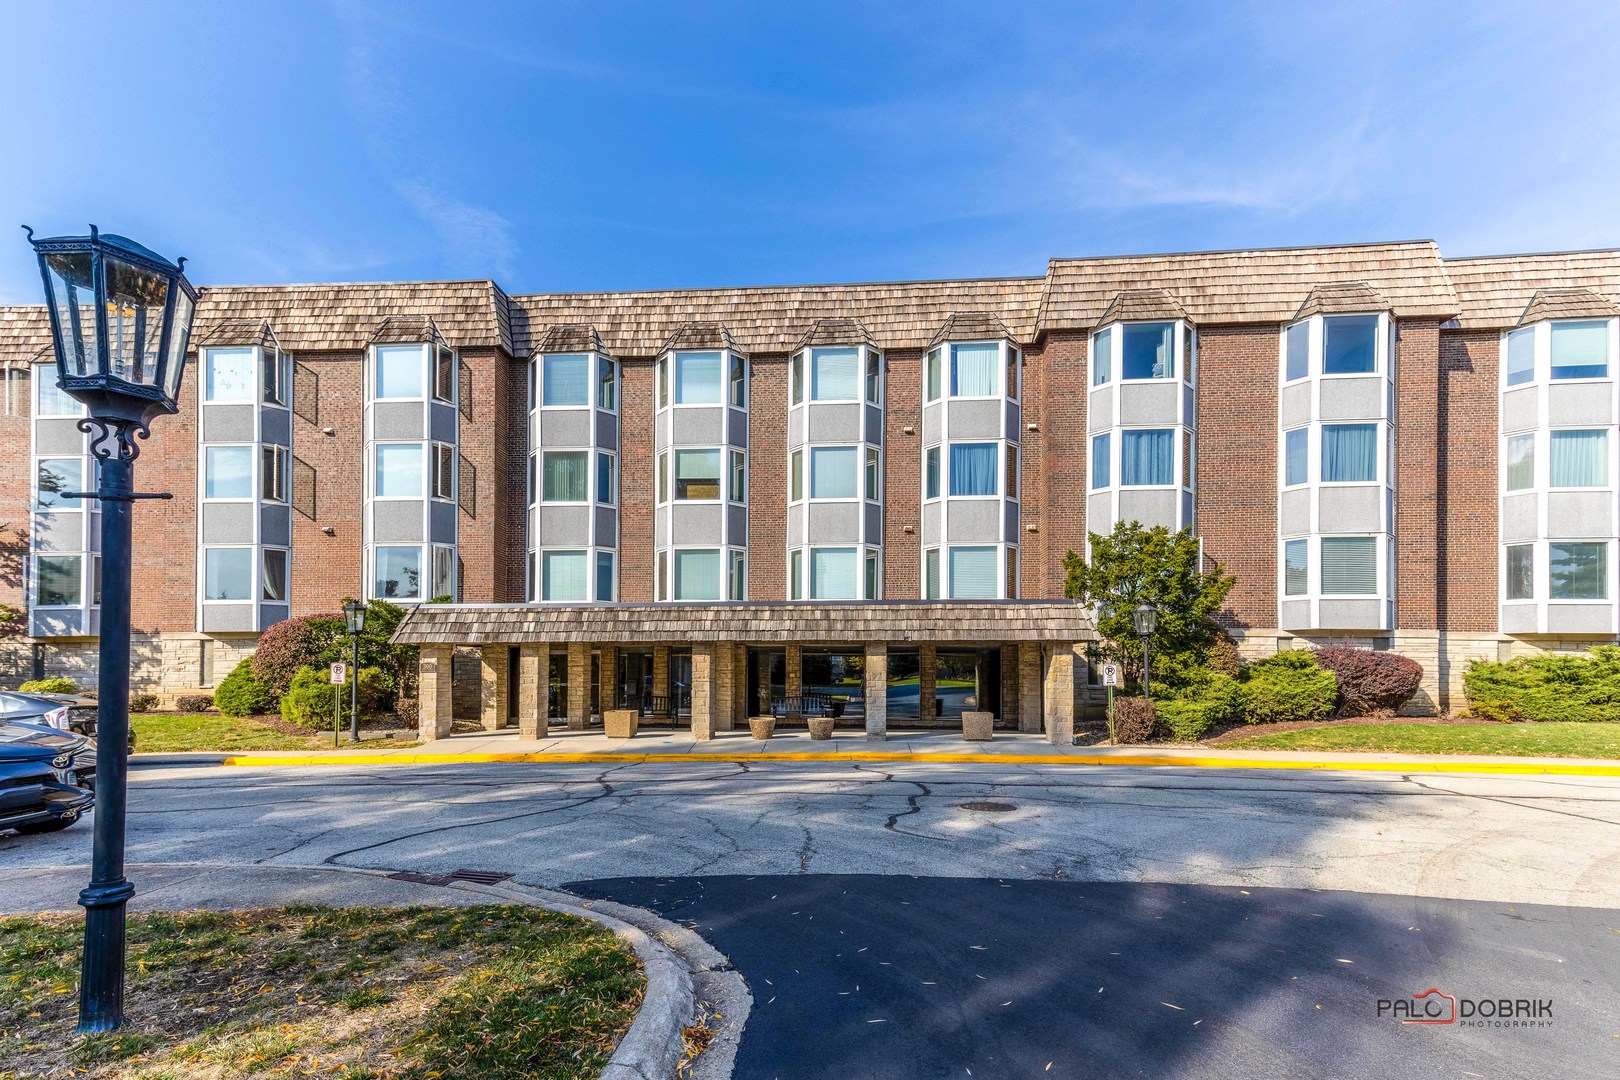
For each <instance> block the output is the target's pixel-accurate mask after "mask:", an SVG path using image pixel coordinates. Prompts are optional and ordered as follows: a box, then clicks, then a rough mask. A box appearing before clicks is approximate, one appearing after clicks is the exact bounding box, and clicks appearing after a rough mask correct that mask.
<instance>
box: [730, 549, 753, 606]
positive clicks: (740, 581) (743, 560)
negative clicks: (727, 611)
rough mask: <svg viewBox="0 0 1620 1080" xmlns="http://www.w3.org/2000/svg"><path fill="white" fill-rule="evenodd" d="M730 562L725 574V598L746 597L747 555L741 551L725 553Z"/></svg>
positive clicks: (736, 598)
mask: <svg viewBox="0 0 1620 1080" xmlns="http://www.w3.org/2000/svg"><path fill="white" fill-rule="evenodd" d="M727 559H728V561H729V563H730V566H729V568H728V572H727V574H726V599H728V600H746V599H748V556H747V555H745V554H744V553H742V552H741V551H733V552H730V553H729V554H728V555H727Z"/></svg>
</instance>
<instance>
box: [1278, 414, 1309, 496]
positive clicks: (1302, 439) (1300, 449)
mask: <svg viewBox="0 0 1620 1080" xmlns="http://www.w3.org/2000/svg"><path fill="white" fill-rule="evenodd" d="M1310 445H1311V429H1310V428H1294V429H1293V430H1292V431H1287V432H1284V433H1283V486H1284V487H1292V486H1293V485H1295V484H1303V483H1305V482H1306V481H1307V480H1309V479H1310V478H1311V477H1310V472H1309V466H1308V465H1307V462H1308V461H1309V457H1310Z"/></svg>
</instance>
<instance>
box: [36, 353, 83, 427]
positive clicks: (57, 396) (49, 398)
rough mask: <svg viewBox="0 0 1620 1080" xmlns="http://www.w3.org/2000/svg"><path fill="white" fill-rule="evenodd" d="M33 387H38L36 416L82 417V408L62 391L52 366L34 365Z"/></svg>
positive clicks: (75, 400)
mask: <svg viewBox="0 0 1620 1080" xmlns="http://www.w3.org/2000/svg"><path fill="white" fill-rule="evenodd" d="M34 385H35V386H37V387H39V408H38V410H37V411H36V412H35V414H34V415H36V416H83V415H84V406H83V405H81V404H79V402H78V400H77V399H75V398H71V397H69V396H68V392H67V391H66V390H63V389H62V387H61V384H60V382H59V381H58V376H57V374H56V366H55V365H54V364H35V365H34Z"/></svg>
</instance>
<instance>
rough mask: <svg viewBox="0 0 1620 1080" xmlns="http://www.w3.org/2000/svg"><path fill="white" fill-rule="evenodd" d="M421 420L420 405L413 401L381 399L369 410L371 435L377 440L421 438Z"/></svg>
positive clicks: (448, 440) (422, 434)
mask: <svg viewBox="0 0 1620 1080" xmlns="http://www.w3.org/2000/svg"><path fill="white" fill-rule="evenodd" d="M423 422H424V421H423V419H422V406H420V405H418V404H416V403H415V402H402V401H383V402H378V403H377V404H376V405H374V406H373V407H372V410H371V431H372V437H373V438H375V439H377V440H378V441H386V440H394V439H398V440H402V441H407V440H416V439H422V438H424V437H425V433H424V432H423V430H422V425H423ZM441 441H443V442H450V441H452V439H444V440H441Z"/></svg>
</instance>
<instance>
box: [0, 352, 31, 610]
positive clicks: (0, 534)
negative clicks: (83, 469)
mask: <svg viewBox="0 0 1620 1080" xmlns="http://www.w3.org/2000/svg"><path fill="white" fill-rule="evenodd" d="M19 371H20V373H19V374H17V375H9V376H8V375H0V377H10V378H12V379H13V380H14V381H13V382H11V383H10V385H9V386H5V385H0V392H6V391H8V390H9V392H10V395H11V397H10V399H9V401H10V406H11V412H9V413H5V412H3V411H0V445H3V446H5V447H6V452H5V453H4V454H0V604H9V605H11V606H12V607H14V608H15V609H16V610H17V612H18V615H19V618H18V619H17V620H16V621H15V622H11V623H0V641H6V640H8V639H12V638H15V637H18V636H20V635H22V634H24V633H26V632H27V629H28V628H27V625H26V623H25V619H26V617H27V604H28V597H27V594H26V593H25V592H24V582H25V581H26V579H27V575H26V573H25V567H24V564H25V563H26V562H27V560H28V528H29V525H28V522H29V506H28V493H29V490H30V487H31V485H32V482H33V481H32V479H31V477H30V476H29V470H30V469H32V468H33V459H32V457H31V446H32V438H33V433H32V431H31V430H30V424H31V421H30V419H29V418H30V417H31V416H32V415H33V410H34V399H33V393H34V383H33V371H34V369H33V367H32V366H31V365H26V364H20V365H19Z"/></svg>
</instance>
